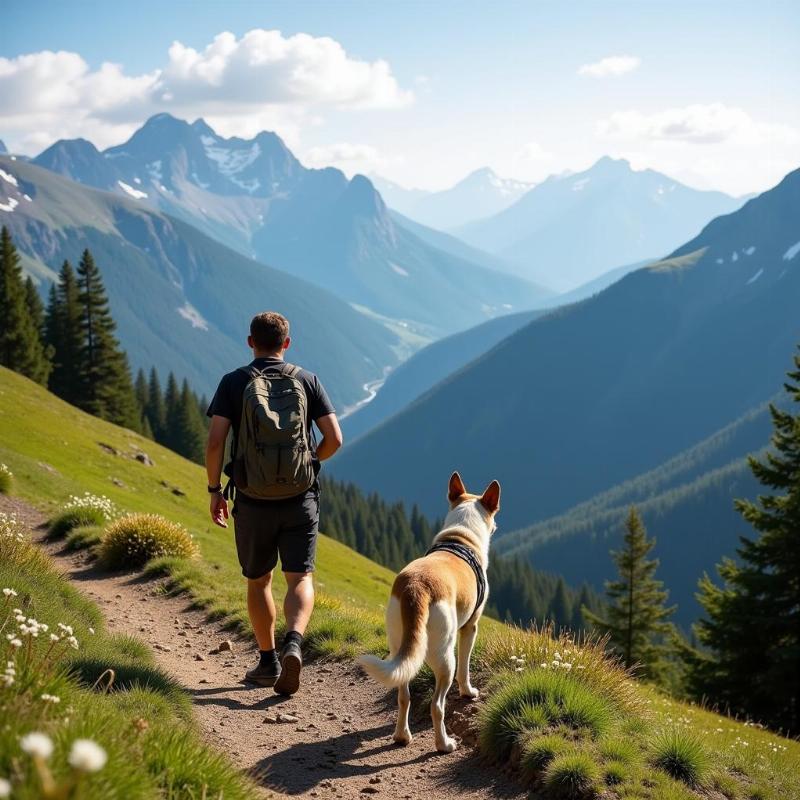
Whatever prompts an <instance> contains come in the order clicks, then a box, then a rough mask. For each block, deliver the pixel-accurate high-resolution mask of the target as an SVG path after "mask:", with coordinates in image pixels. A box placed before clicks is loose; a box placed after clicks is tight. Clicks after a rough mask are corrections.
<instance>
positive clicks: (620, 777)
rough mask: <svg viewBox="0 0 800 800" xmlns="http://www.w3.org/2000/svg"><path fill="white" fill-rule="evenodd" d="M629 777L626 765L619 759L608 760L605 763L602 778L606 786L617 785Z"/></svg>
mask: <svg viewBox="0 0 800 800" xmlns="http://www.w3.org/2000/svg"><path fill="white" fill-rule="evenodd" d="M629 777H630V772H629V771H628V767H627V766H625V764H623V763H622V762H621V761H609V762H608V764H606V766H605V773H604V775H603V780H604V781H605V782H606V784H607V785H608V786H617V785H618V784H620V783H625V781H626V780H627V779H628V778H629Z"/></svg>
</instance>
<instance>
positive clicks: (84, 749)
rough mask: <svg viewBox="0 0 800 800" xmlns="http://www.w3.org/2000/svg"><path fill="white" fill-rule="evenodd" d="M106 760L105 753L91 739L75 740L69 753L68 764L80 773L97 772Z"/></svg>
mask: <svg viewBox="0 0 800 800" xmlns="http://www.w3.org/2000/svg"><path fill="white" fill-rule="evenodd" d="M107 760H108V756H107V755H106V751H105V750H103V748H102V747H100V745H99V744H97V743H96V742H93V741H92V740H91V739H76V740H75V741H74V742H73V743H72V749H71V750H70V751H69V763H70V764H71V765H72V766H73V767H74V768H75V769H77V770H80V771H81V772H97V771H98V770H101V769H102V768H103V767H104V766H105V763H106V761H107Z"/></svg>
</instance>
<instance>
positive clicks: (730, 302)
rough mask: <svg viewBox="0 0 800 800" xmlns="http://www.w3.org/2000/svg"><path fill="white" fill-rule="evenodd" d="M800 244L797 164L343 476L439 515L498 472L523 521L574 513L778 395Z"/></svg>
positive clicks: (448, 383) (474, 373)
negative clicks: (443, 504)
mask: <svg viewBox="0 0 800 800" xmlns="http://www.w3.org/2000/svg"><path fill="white" fill-rule="evenodd" d="M799 253H800V170H797V171H795V172H792V173H791V174H789V175H788V176H787V177H786V178H785V179H784V180H783V181H781V183H780V184H779V185H778V186H776V187H775V188H774V189H771V190H770V191H768V192H765V193H764V194H762V195H760V196H759V197H757V198H755V199H753V200H750V201H749V202H748V203H747V204H746V205H745V206H744V207H743V208H742V209H740V210H739V211H737V212H735V213H733V214H730V215H728V216H724V217H719V218H717V219H715V220H713V221H712V222H711V223H709V224H708V225H707V226H706V227H705V228H704V229H703V231H702V232H701V234H700V235H699V236H697V237H696V238H695V239H693V240H691V241H690V242H688V243H687V244H685V245H684V246H683V247H681V248H679V249H678V250H676V251H675V252H674V253H673V254H672V256H671V257H670V258H668V259H665V260H663V261H659V262H656V263H654V264H652V265H650V266H648V267H645V268H642V269H639V270H636V271H634V272H632V273H630V274H628V275H626V276H625V277H624V278H622V280H620V281H618V282H617V283H615V284H613V285H612V286H610V287H609V288H607V289H605V290H604V291H602V292H600V293H599V294H597V295H595V296H593V297H591V298H590V299H587V300H584V301H582V302H579V303H575V304H572V305H569V306H566V307H562V308H560V309H557V310H555V311H553V312H552V313H550V314H547V315H545V316H543V317H540V318H539V319H536V320H534V321H533V322H531V323H529V324H528V325H526V326H525V327H523V328H522V329H520V330H518V331H517V332H516V333H513V334H512V335H511V336H509V337H508V338H506V339H504V340H503V341H502V342H500V343H499V344H498V345H497V347H495V348H494V349H493V350H491V351H490V352H489V353H487V354H485V355H483V356H482V357H480V358H478V359H477V360H475V361H473V362H471V363H470V364H469V365H468V366H466V367H464V368H463V369H461V370H460V371H459V372H457V373H456V374H455V375H452V376H450V377H449V378H447V379H445V380H444V381H442V382H441V383H439V384H438V385H437V386H436V387H434V389H433V390H431V391H430V392H429V393H428V394H426V395H425V396H424V397H422V398H420V399H419V400H418V401H417V402H416V403H414V404H413V405H412V406H411V407H409V408H407V409H405V410H403V411H402V412H400V413H398V414H396V415H395V416H394V417H392V418H391V419H390V420H388V421H387V422H385V423H384V424H383V425H381V426H380V427H379V428H377V429H375V430H374V431H372V432H371V433H369V434H367V435H366V436H363V437H361V438H360V439H358V440H357V441H355V442H353V443H352V444H351V445H350V446H349V447H346V448H345V450H344V452H343V453H342V454H341V456H340V457H339V458H337V462H336V464H335V465H334V468H335V471H336V473H337V475H338V476H339V477H341V478H346V479H349V480H354V481H356V482H358V483H359V484H360V485H362V486H363V487H364V488H366V489H371V490H376V491H378V492H380V493H381V494H382V495H383V496H384V497H387V498H388V497H400V498H404V499H406V500H413V501H414V502H417V503H419V504H420V506H421V508H422V509H423V510H424V511H426V512H428V513H431V512H432V511H433V510H434V509H435V508H436V507H437V501H438V499H439V494H440V491H439V490H438V485H439V484H438V483H437V479H438V478H439V476H441V475H442V474H445V473H449V472H451V471H452V470H453V469H456V468H457V469H459V470H462V474H464V475H465V477H466V479H467V480H468V482H471V483H476V484H479V483H481V482H486V481H488V480H490V479H492V478H497V479H499V480H500V481H501V482H502V483H503V489H504V492H503V523H504V526H507V527H509V528H511V529H513V528H518V527H520V526H523V525H529V524H531V523H532V522H536V521H538V520H542V519H546V518H548V517H552V516H554V515H556V514H560V513H563V512H564V511H566V510H567V509H569V508H570V507H572V506H574V505H575V504H576V503H579V502H582V501H584V500H587V499H588V498H590V497H592V496H593V495H595V494H597V493H598V492H601V491H604V490H605V489H608V488H610V487H612V486H614V485H616V484H618V483H620V482H622V481H625V480H627V479H630V478H632V477H634V476H636V475H638V474H640V473H642V472H645V471H647V470H650V469H653V468H655V467H656V466H658V465H659V464H661V463H663V462H664V461H666V460H667V459H669V458H671V457H673V456H675V455H677V454H678V453H680V452H682V451H683V450H685V449H687V448H689V447H691V446H692V445H694V444H696V443H697V442H698V441H700V440H702V439H703V438H705V437H707V436H709V435H711V434H712V433H713V432H714V431H716V430H718V429H719V428H720V427H722V426H724V425H726V424H727V423H729V422H732V421H733V420H735V419H737V418H738V417H740V416H741V415H742V414H744V413H746V412H747V411H748V410H749V409H751V408H754V407H755V406H757V405H758V404H759V403H762V402H764V401H765V400H766V399H767V398H768V397H771V396H772V395H773V394H774V393H775V392H776V390H777V389H778V388H779V387H780V386H781V384H782V382H783V380H784V373H785V370H786V369H787V367H788V365H789V363H790V357H791V353H792V352H793V351H794V347H795V345H796V344H797V342H798V340H800V317H799V316H798V313H797V307H798V304H797V298H798V297H800V258H798V254H799ZM387 454H391V457H389V458H387Z"/></svg>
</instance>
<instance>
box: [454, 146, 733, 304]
mask: <svg viewBox="0 0 800 800" xmlns="http://www.w3.org/2000/svg"><path fill="white" fill-rule="evenodd" d="M741 205H742V201H741V200H737V199H735V198H733V197H729V196H728V195H725V194H722V193H721V192H705V191H698V190H696V189H690V188H689V187H688V186H684V185H683V184H680V183H678V182H677V181H674V180H672V178H669V177H667V176H666V175H662V174H660V173H658V172H654V171H653V170H650V169H646V170H641V171H636V170H633V169H631V165H630V164H629V163H628V162H627V161H625V160H624V159H618V160H615V159H612V158H608V157H604V158H601V159H600V160H599V161H598V162H597V163H596V164H594V166H592V167H591V168H590V169H588V170H586V171H585V172H580V173H577V174H572V175H559V176H552V177H550V178H548V179H547V180H546V181H544V182H543V183H540V184H539V185H537V186H535V187H534V188H533V189H531V190H530V191H529V192H527V193H526V194H524V195H523V196H522V197H521V198H520V199H519V200H517V202H516V203H514V205H512V206H511V207H510V208H507V209H506V210H505V211H501V212H500V213H499V214H496V215H494V216H493V217H490V218H489V219H484V220H480V221H478V222H474V223H472V224H469V225H466V226H463V227H461V228H459V229H458V230H457V231H455V233H456V235H458V236H459V237H460V238H462V239H464V240H465V241H466V242H467V243H469V244H471V245H473V246H475V247H478V248H480V249H483V250H487V251H489V252H490V253H495V254H496V255H498V256H500V257H502V258H504V259H505V260H507V261H509V262H511V263H512V264H514V265H515V267H514V271H515V272H516V274H518V275H522V276H524V277H526V278H529V279H530V280H534V281H539V282H541V283H543V284H544V285H546V286H550V287H552V288H553V289H555V290H557V291H560V292H565V291H568V290H570V289H573V288H575V287H576V286H578V285H579V284H582V283H586V282H587V281H590V280H592V279H593V278H596V277H597V276H599V275H600V274H602V273H603V272H606V271H607V270H609V269H612V268H614V267H617V266H619V265H620V264H628V263H634V262H638V261H643V260H645V259H653V258H662V257H663V256H665V255H666V254H667V253H669V252H670V251H671V250H673V249H674V248H675V247H677V246H678V245H679V244H681V242H684V241H686V240H687V239H689V238H690V237H693V236H696V235H697V233H698V232H699V231H700V230H701V228H702V227H703V226H704V225H705V224H706V223H707V222H708V221H709V220H711V219H712V218H714V217H716V216H719V215H720V214H727V213H730V212H731V211H735V210H736V209H737V208H739V207H740V206H741Z"/></svg>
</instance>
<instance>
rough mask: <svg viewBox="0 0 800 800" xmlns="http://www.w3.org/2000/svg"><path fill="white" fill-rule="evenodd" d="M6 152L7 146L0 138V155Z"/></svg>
mask: <svg viewBox="0 0 800 800" xmlns="http://www.w3.org/2000/svg"><path fill="white" fill-rule="evenodd" d="M7 152H8V148H6V145H5V142H4V141H3V140H2V139H0V155H4V154H5V153H7Z"/></svg>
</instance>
